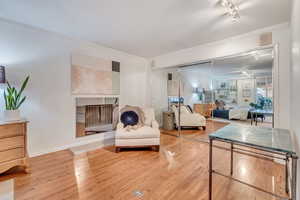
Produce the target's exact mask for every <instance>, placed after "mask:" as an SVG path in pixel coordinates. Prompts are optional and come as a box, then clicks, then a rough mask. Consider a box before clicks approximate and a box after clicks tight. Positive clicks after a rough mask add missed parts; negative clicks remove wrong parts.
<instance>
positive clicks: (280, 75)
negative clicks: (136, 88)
mask: <svg viewBox="0 0 300 200" xmlns="http://www.w3.org/2000/svg"><path fill="white" fill-rule="evenodd" d="M265 32H272V34H273V44H274V45H275V44H278V62H277V61H276V63H278V67H279V68H278V70H277V69H276V70H275V72H276V77H277V78H275V81H274V92H275V95H274V98H275V113H277V115H276V116H275V126H277V127H282V128H289V127H290V125H289V121H290V120H289V108H290V106H289V105H290V101H289V90H290V85H289V81H288V80H289V73H290V63H289V62H290V59H289V55H290V38H289V35H290V28H289V24H287V23H286V24H280V25H277V26H273V27H267V28H264V29H260V30H256V31H253V32H250V33H247V34H244V35H240V36H236V37H232V38H228V39H225V40H222V41H217V42H213V43H209V44H204V45H200V46H196V47H193V48H189V49H183V50H180V51H176V52H172V53H169V54H166V55H162V56H158V57H154V58H152V60H151V63H152V67H153V69H161V68H166V67H170V66H176V65H182V64H188V63H192V62H197V61H201V60H208V59H212V58H216V57H224V56H228V55H233V54H237V53H240V52H245V51H249V50H252V49H255V48H258V47H259V36H260V34H262V33H265ZM154 84H160V83H159V82H158V81H156V82H155V83H154ZM154 87H155V86H154Z"/></svg>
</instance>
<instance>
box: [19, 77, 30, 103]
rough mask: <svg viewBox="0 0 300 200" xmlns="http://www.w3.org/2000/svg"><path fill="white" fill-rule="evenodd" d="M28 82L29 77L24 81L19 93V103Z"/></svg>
mask: <svg viewBox="0 0 300 200" xmlns="http://www.w3.org/2000/svg"><path fill="white" fill-rule="evenodd" d="M28 81H29V76H27V77H26V78H25V80H24V81H23V83H22V86H21V90H20V91H19V93H18V94H17V95H16V100H17V101H19V99H20V97H21V95H22V93H23V91H24V89H25V87H26V86H27V83H28Z"/></svg>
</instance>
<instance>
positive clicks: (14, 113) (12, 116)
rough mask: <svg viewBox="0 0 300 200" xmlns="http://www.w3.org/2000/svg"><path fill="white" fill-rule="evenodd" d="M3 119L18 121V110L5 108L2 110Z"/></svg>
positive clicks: (19, 117) (19, 118)
mask: <svg viewBox="0 0 300 200" xmlns="http://www.w3.org/2000/svg"><path fill="white" fill-rule="evenodd" d="M4 120H5V121H18V120H21V116H20V110H5V111H4Z"/></svg>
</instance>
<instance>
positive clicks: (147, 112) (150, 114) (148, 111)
mask: <svg viewBox="0 0 300 200" xmlns="http://www.w3.org/2000/svg"><path fill="white" fill-rule="evenodd" d="M143 112H144V116H145V121H144V124H145V125H146V126H152V121H153V120H155V116H154V110H153V108H143Z"/></svg>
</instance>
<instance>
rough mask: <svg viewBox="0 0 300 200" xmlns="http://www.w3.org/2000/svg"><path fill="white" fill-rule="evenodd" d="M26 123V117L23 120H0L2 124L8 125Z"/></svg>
mask: <svg viewBox="0 0 300 200" xmlns="http://www.w3.org/2000/svg"><path fill="white" fill-rule="evenodd" d="M24 123H28V121H27V120H26V119H21V120H18V121H4V120H0V126H3V125H8V124H24Z"/></svg>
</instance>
